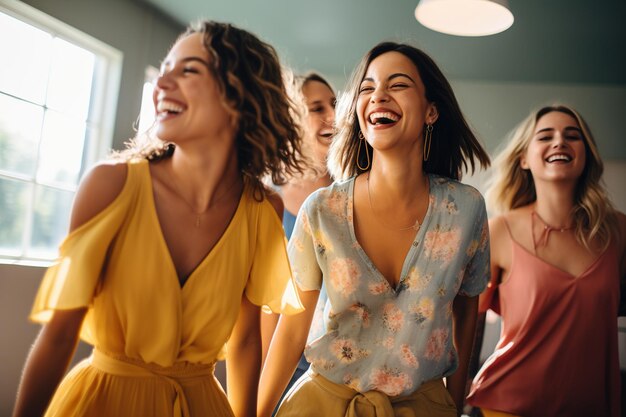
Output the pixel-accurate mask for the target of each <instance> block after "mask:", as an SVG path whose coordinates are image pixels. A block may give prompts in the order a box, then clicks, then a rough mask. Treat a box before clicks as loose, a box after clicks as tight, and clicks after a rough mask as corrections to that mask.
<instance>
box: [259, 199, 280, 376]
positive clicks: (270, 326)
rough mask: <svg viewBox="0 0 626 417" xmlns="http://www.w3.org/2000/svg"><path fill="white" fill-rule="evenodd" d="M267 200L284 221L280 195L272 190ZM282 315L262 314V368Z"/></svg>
mask: <svg viewBox="0 0 626 417" xmlns="http://www.w3.org/2000/svg"><path fill="white" fill-rule="evenodd" d="M267 199H268V201H269V202H270V203H271V204H272V206H273V207H274V210H276V214H277V215H278V218H279V219H281V220H282V218H283V213H284V211H285V205H284V203H283V200H282V198H281V197H280V195H279V194H278V193H276V192H274V191H272V190H267ZM279 317H280V314H276V313H263V314H261V368H262V367H263V364H264V363H265V358H266V357H267V351H268V350H269V347H270V342H271V341H272V336H273V335H274V332H275V331H276V326H277V325H278V318H279Z"/></svg>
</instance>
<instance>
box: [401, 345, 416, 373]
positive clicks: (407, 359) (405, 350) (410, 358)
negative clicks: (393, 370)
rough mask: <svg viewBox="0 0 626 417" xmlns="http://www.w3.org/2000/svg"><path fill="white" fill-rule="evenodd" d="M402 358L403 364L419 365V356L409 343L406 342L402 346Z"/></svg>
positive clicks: (412, 366)
mask: <svg viewBox="0 0 626 417" xmlns="http://www.w3.org/2000/svg"><path fill="white" fill-rule="evenodd" d="M400 360H401V361H402V363H403V364H405V365H407V366H410V367H411V368H418V367H419V362H418V360H417V358H416V357H415V355H414V354H413V352H412V351H411V348H410V347H409V345H407V344H406V343H403V344H402V345H401V346H400Z"/></svg>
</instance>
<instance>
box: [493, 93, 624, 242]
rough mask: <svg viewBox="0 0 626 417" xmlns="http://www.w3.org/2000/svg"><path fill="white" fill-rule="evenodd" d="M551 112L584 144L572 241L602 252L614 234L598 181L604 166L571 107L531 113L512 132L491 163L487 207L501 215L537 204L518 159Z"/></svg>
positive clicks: (532, 184)
mask: <svg viewBox="0 0 626 417" xmlns="http://www.w3.org/2000/svg"><path fill="white" fill-rule="evenodd" d="M555 111H557V112H561V113H564V114H567V115H569V116H571V117H572V118H574V119H575V120H576V122H577V123H578V126H579V127H580V129H581V131H582V135H583V142H584V144H585V155H586V163H585V168H584V169H583V172H582V174H581V176H580V178H579V179H578V184H577V185H576V191H575V196H574V209H573V210H574V212H573V217H574V224H575V230H576V238H577V240H578V241H579V242H580V243H581V244H582V245H584V246H585V247H586V248H587V249H591V247H592V243H597V244H598V245H599V247H600V248H601V249H602V250H604V249H606V248H607V247H608V245H609V244H610V241H611V233H612V230H617V216H616V214H615V209H614V208H613V205H612V204H611V201H610V200H609V198H608V196H607V192H606V189H605V187H604V184H603V181H602V173H603V172H604V164H603V163H602V159H601V158H600V153H599V151H598V147H597V146H596V142H595V140H594V138H593V135H592V134H591V130H590V129H589V126H588V125H587V122H585V120H584V119H583V117H582V116H581V115H580V114H579V113H578V112H577V111H576V110H574V109H573V108H571V107H568V106H565V105H562V104H554V105H551V106H545V107H542V108H540V109H538V110H535V111H533V112H531V113H530V115H529V116H528V117H526V118H525V119H524V120H523V121H522V122H521V123H520V124H519V125H517V127H515V128H514V129H513V131H512V132H511V133H510V134H509V140H508V143H507V144H506V146H505V147H504V149H502V151H501V152H500V153H499V154H498V156H496V158H495V159H494V174H493V176H492V177H491V180H490V181H489V184H488V188H487V191H486V193H485V196H486V200H487V203H488V205H489V206H490V207H492V208H493V209H494V210H495V211H496V212H500V213H501V212H505V211H509V210H512V209H515V208H518V207H523V206H527V205H528V204H531V203H533V202H535V201H536V200H537V193H536V190H535V182H534V180H533V177H532V174H531V173H530V171H529V170H525V169H523V168H522V167H521V158H522V156H523V155H524V154H525V153H526V150H527V149H528V145H529V143H530V141H531V139H532V138H533V136H534V133H535V129H536V126H537V122H538V121H539V119H541V118H542V117H543V116H545V115H546V114H548V113H551V112H555Z"/></svg>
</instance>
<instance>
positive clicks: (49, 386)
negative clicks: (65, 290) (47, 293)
mask: <svg viewBox="0 0 626 417" xmlns="http://www.w3.org/2000/svg"><path fill="white" fill-rule="evenodd" d="M86 312H87V309H85V308H81V309H75V310H64V311H61V310H58V311H56V312H55V313H54V316H53V317H52V319H51V320H50V322H48V323H47V324H46V325H45V326H44V327H43V328H42V329H41V332H40V333H39V336H38V337H37V340H36V341H35V344H34V345H33V348H32V350H31V351H30V354H29V355H28V359H27V360H26V365H25V367H24V372H23V374H22V380H21V382H20V388H19V390H18V394H17V401H16V403H15V410H14V412H13V416H14V417H21V416H42V415H43V414H44V412H45V411H46V408H47V407H48V404H49V403H50V399H51V398H52V395H53V394H54V392H55V391H56V388H57V386H58V385H59V382H60V381H61V378H63V375H64V374H65V371H66V369H67V367H68V365H69V363H70V360H71V359H72V356H73V355H74V350H75V349H76V343H77V341H78V332H79V330H80V326H81V325H82V323H83V319H84V317H85V313H86Z"/></svg>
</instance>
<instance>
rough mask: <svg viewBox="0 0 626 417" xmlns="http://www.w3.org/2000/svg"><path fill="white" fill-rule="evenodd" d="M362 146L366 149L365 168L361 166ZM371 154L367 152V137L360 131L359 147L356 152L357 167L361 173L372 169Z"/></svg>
mask: <svg viewBox="0 0 626 417" xmlns="http://www.w3.org/2000/svg"><path fill="white" fill-rule="evenodd" d="M361 146H364V147H365V156H366V157H367V165H366V166H365V167H362V166H361ZM370 163H371V161H370V153H369V151H368V150H367V142H366V141H365V136H363V132H361V131H360V130H359V147H358V149H357V151H356V166H357V168H359V169H360V170H361V171H367V170H368V169H369V168H370Z"/></svg>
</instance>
